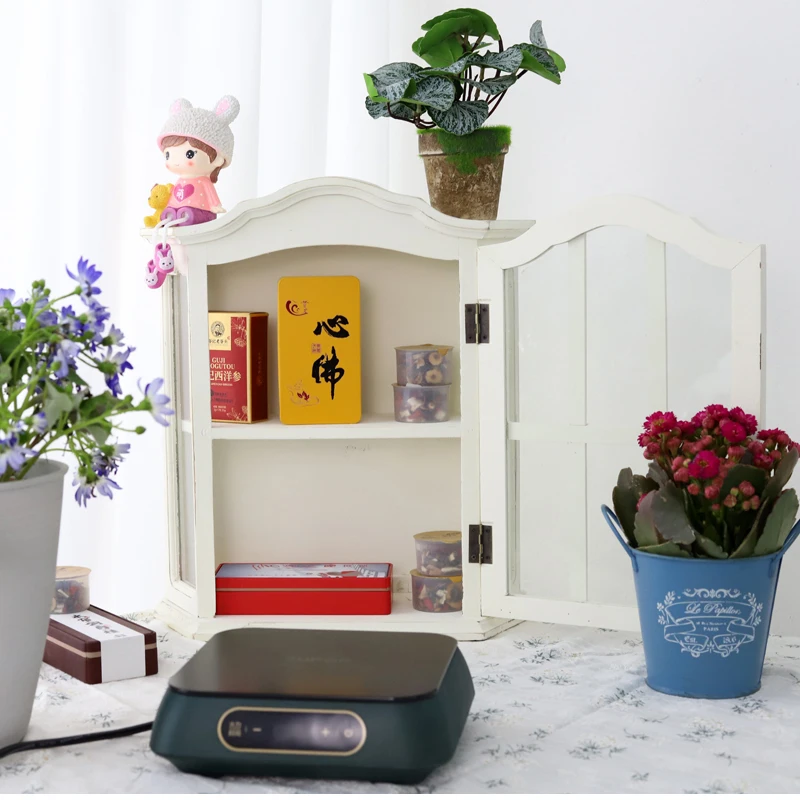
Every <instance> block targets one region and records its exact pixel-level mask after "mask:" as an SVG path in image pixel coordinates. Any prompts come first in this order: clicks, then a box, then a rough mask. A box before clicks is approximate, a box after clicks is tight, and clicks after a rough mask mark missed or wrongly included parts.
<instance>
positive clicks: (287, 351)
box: [278, 276, 361, 425]
mask: <svg viewBox="0 0 800 800" xmlns="http://www.w3.org/2000/svg"><path fill="white" fill-rule="evenodd" d="M278 387H279V396H280V415H281V422H283V423H284V424H285V425H325V424H336V423H340V424H348V423H349V424H352V423H356V422H360V420H361V286H360V283H359V280H358V278H355V277H353V276H337V277H321V276H320V277H302V278H301V277H298V278H281V280H280V281H279V282H278Z"/></svg>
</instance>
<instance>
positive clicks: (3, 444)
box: [0, 436, 36, 476]
mask: <svg viewBox="0 0 800 800" xmlns="http://www.w3.org/2000/svg"><path fill="white" fill-rule="evenodd" d="M35 455H36V451H35V450H31V449H30V448H28V447H23V446H22V445H21V444H18V442H17V437H16V436H9V437H8V438H7V439H5V440H0V476H2V475H5V473H6V471H7V470H9V469H10V470H11V471H12V472H19V471H20V470H21V469H22V468H23V467H24V466H25V462H26V461H27V460H28V459H29V458H30V457H31V456H35Z"/></svg>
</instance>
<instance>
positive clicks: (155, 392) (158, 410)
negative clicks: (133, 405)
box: [139, 378, 175, 426]
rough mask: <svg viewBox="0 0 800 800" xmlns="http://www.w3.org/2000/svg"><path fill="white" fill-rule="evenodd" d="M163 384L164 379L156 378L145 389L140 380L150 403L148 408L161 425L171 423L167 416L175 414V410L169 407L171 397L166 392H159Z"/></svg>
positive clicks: (146, 398) (140, 385)
mask: <svg viewBox="0 0 800 800" xmlns="http://www.w3.org/2000/svg"><path fill="white" fill-rule="evenodd" d="M163 385H164V379H163V378H156V379H155V380H153V381H151V382H150V383H148V384H147V386H145V388H144V389H142V384H141V381H140V382H139V389H141V390H142V393H143V394H144V397H145V400H147V401H148V402H149V404H150V407H149V408H148V409H147V410H148V411H149V412H150V413H151V414H152V415H153V419H154V420H155V421H156V422H157V423H158V424H159V425H164V426H167V425H169V420H167V419H166V417H168V416H170V415H172V414H174V413H175V412H174V411H173V410H172V409H171V408H169V397H167V396H166V395H165V394H159V390H160V389H161V387H162V386H163Z"/></svg>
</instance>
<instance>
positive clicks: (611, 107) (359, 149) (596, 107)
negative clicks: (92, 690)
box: [0, 0, 800, 633]
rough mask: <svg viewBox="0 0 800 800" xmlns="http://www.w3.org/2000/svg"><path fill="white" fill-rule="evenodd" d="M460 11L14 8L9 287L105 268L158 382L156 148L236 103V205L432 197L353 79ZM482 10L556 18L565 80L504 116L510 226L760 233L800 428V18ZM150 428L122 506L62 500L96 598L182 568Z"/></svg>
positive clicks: (735, 10)
mask: <svg viewBox="0 0 800 800" xmlns="http://www.w3.org/2000/svg"><path fill="white" fill-rule="evenodd" d="M454 5H456V4H455V3H453V2H452V0H451V2H440V0H291V1H290V2H286V0H264V2H259V0H171V1H170V2H159V1H158V0H136V1H134V0H115V2H109V1H108V0H69V2H68V1H67V0H50V1H46V0H39V1H38V2H32V1H31V0H0V82H2V99H1V100H0V162H1V163H2V168H1V169H0V175H2V178H3V184H4V185H3V190H2V192H0V212H1V213H0V219H2V220H3V223H4V230H5V236H4V251H3V253H2V256H0V286H2V287H3V288H5V287H12V288H15V289H17V290H18V291H23V290H24V289H25V287H26V286H27V285H29V284H30V281H31V280H33V279H36V278H40V277H44V278H46V279H47V280H48V281H49V282H50V283H51V285H52V286H53V287H54V288H59V287H61V288H63V287H65V286H66V285H67V281H66V277H65V275H64V272H63V270H64V265H65V264H74V263H75V262H76V261H77V259H78V257H79V256H81V255H83V256H86V257H88V258H90V259H91V260H92V261H93V262H95V263H96V264H97V265H98V266H99V267H100V268H101V269H102V270H103V272H104V275H103V279H102V289H103V299H104V300H105V301H106V303H107V304H108V305H109V306H110V307H111V309H112V314H113V316H112V319H113V320H114V322H115V323H116V324H117V325H118V326H119V327H121V328H122V329H123V330H124V331H125V333H126V334H127V337H128V341H129V343H130V344H132V345H135V346H136V348H137V350H136V352H135V353H134V354H133V357H132V358H131V361H132V362H133V364H134V367H135V371H134V373H133V375H134V378H136V377H141V378H143V379H144V380H150V379H151V378H152V377H155V376H157V375H160V374H162V372H163V366H162V361H161V319H160V314H161V304H160V297H159V296H158V293H157V292H153V291H150V290H148V289H147V288H146V287H145V285H144V281H143V280H142V275H143V269H144V264H145V262H146V261H147V259H148V258H149V255H148V253H147V247H146V246H145V245H144V243H143V242H142V241H141V240H140V239H139V236H138V231H139V228H140V226H141V221H142V217H143V215H144V214H145V213H148V209H147V205H146V200H147V196H148V193H149V190H150V187H151V186H152V185H153V184H154V183H156V182H166V180H167V179H168V177H169V176H168V174H167V173H166V171H165V170H164V169H163V163H162V156H161V154H160V153H159V151H158V149H157V147H156V146H155V136H156V134H157V133H158V131H159V129H160V127H161V125H162V123H163V121H164V119H165V116H166V113H167V109H168V106H169V104H170V102H171V101H172V100H173V99H175V98H176V97H180V96H184V97H187V98H188V99H190V100H191V102H192V103H194V104H195V105H200V106H203V107H210V106H211V105H212V104H213V103H214V102H215V101H216V100H217V99H218V98H219V97H221V96H222V95H224V94H228V93H230V94H234V95H235V96H236V97H238V98H239V100H240V102H241V108H242V110H241V114H240V116H239V118H238V119H237V120H236V122H235V123H234V132H235V135H236V154H235V158H234V162H233V165H232V166H231V167H230V169H226V170H225V171H223V173H222V176H221V178H220V182H219V184H218V191H219V194H220V197H221V199H222V202H223V205H224V206H225V207H226V208H228V209H231V208H233V206H234V205H235V204H236V203H237V202H239V201H242V200H245V199H249V198H252V197H254V196H259V195H264V194H268V193H270V192H272V191H274V190H276V189H278V188H280V187H282V186H284V185H285V184H287V183H291V182H294V181H297V180H302V179H305V178H310V177H316V176H319V175H346V176H350V177H355V178H360V179H363V180H366V181H370V182H373V183H376V184H380V185H382V186H385V187H387V188H389V189H391V190H394V191H398V192H402V193H408V194H414V195H420V196H423V197H426V190H425V184H424V175H423V170H422V167H421V165H420V164H419V160H418V158H417V156H416V154H415V144H416V143H415V134H414V129H413V128H412V126H410V125H403V124H400V123H393V122H392V121H388V120H379V121H374V120H371V119H370V118H369V117H368V116H367V114H366V112H365V111H364V108H363V99H364V87H363V81H362V78H361V73H362V72H365V71H370V70H372V69H374V68H376V67H378V66H380V65H381V64H384V63H387V62H389V61H395V60H412V59H413V56H412V54H411V51H410V43H411V42H412V41H413V40H414V39H415V38H416V37H417V35H418V32H419V26H420V24H421V23H422V22H424V21H425V20H426V19H428V18H430V17H432V16H434V15H435V14H438V13H441V12H443V11H445V10H447V9H448V8H449V7H452V6H454ZM478 5H479V7H481V8H483V9H484V10H486V11H488V12H489V13H491V14H492V15H493V16H494V17H495V19H496V21H497V23H498V26H499V28H500V30H501V32H504V36H505V37H506V40H507V43H512V40H513V42H516V41H524V40H525V39H526V36H527V31H528V28H529V26H530V24H531V22H532V21H533V20H534V19H537V18H541V19H542V20H543V21H544V30H545V33H546V34H547V38H548V41H550V42H551V44H552V46H553V47H555V49H557V50H558V51H559V52H560V53H561V54H562V55H563V56H564V57H565V58H566V60H567V66H568V70H567V72H566V74H565V76H564V84H563V85H562V86H560V87H556V86H553V85H552V84H549V83H547V82H545V81H531V83H530V84H528V85H525V84H522V85H521V86H520V88H519V89H518V90H516V91H512V92H510V93H509V95H508V96H507V97H506V99H505V100H504V103H503V106H502V108H501V111H500V112H498V114H497V115H496V117H495V119H497V122H505V123H507V124H510V125H512V127H513V131H514V144H513V146H512V151H511V154H510V155H509V157H508V159H507V161H506V175H505V182H504V189H503V196H502V200H501V206H500V216H501V217H505V218H518V219H519V218H536V217H537V216H542V215H544V214H549V213H553V212H556V211H559V210H562V209H565V208H567V207H569V206H570V205H572V204H573V203H576V202H579V201H580V200H582V199H584V198H586V197H587V196H590V195H595V194H606V193H612V192H630V193H635V194H642V195H645V196H649V197H651V198H653V199H655V200H658V201H659V202H662V203H664V204H665V205H668V206H671V207H673V208H675V209H678V210H681V211H684V212H686V213H688V214H691V215H692V216H696V217H698V218H699V219H701V220H703V221H704V223H705V224H707V225H708V226H709V227H710V228H712V229H713V230H716V231H718V232H720V233H722V234H723V235H727V236H735V237H737V238H740V239H742V240H745V241H753V242H766V243H767V246H768V253H769V292H770V295H769V303H768V319H769V323H768V324H769V330H770V350H769V356H768V378H769V387H768V393H769V402H768V416H769V418H768V419H767V420H766V422H769V423H772V424H780V425H781V426H783V427H786V428H788V429H789V431H790V432H791V433H793V435H794V436H795V437H797V436H799V435H800V411H798V408H797V403H796V401H795V398H796V397H797V396H798V390H800V378H798V371H797V369H796V352H797V341H798V334H797V329H796V325H795V323H794V320H795V318H796V305H797V298H798V296H800V270H798V251H799V250H800V226H799V225H798V224H797V217H798V211H799V210H800V203H799V202H798V190H797V187H798V185H800V156H799V155H798V153H800V149H798V147H797V131H798V130H800V62H798V60H797V59H796V58H795V57H794V55H793V54H794V52H795V50H796V43H795V38H796V36H795V31H796V30H797V29H798V27H800V4H798V3H796V2H794V0H763V2H761V3H760V4H757V5H755V4H752V3H750V2H747V0H705V1H704V2H703V3H695V2H691V0H650V2H647V3H642V2H639V0H605V2H603V3H597V2H593V1H592V0H537V2H535V3H531V2H529V0H481V2H480V3H479V4H478ZM635 301H636V298H620V302H635ZM709 313H713V305H710V306H709ZM699 346H700V345H699ZM130 374H131V373H129V375H130ZM126 377H128V376H126ZM128 386H129V387H131V389H132V388H133V383H132V382H131V381H129V382H128ZM148 428H149V430H148V432H147V434H146V435H145V436H142V437H139V438H137V439H136V440H135V441H133V442H132V444H133V447H132V453H131V456H130V458H129V460H128V462H127V463H126V464H125V465H124V467H123V469H122V470H121V472H120V474H119V481H120V483H121V484H122V486H123V487H124V490H123V491H122V492H120V493H119V495H118V496H117V497H116V498H115V499H114V500H113V501H111V502H110V501H108V500H106V499H104V498H100V499H98V500H96V501H95V502H93V503H91V504H90V507H89V508H87V509H78V508H77V507H76V505H75V503H74V502H73V500H72V497H71V494H70V495H69V496H68V497H67V498H66V499H65V504H64V524H63V528H62V542H61V548H60V557H59V561H60V563H62V564H66V563H70V564H71V563H75V564H84V565H87V566H90V567H92V568H93V569H94V570H95V572H94V576H93V582H92V592H93V596H94V598H95V600H96V601H97V602H98V603H99V604H102V605H105V606H107V607H108V608H111V609H116V610H120V611H127V610H134V609H137V608H144V607H152V606H153V605H154V604H155V603H156V602H157V601H158V599H159V597H160V594H161V589H162V586H163V581H164V579H165V576H166V566H165V558H166V543H165V520H164V514H165V510H164V488H163V484H164V466H163V448H164V441H163V434H162V432H161V431H159V430H158V429H157V428H158V426H157V425H155V424H154V423H152V424H150V425H149V426H148ZM0 557H2V555H1V554H0ZM784 576H785V578H784V581H783V582H782V589H781V592H782V598H781V602H780V603H779V608H778V626H779V628H783V629H787V628H791V629H792V630H793V631H794V632H795V633H800V614H798V613H797V612H795V611H794V610H793V609H794V608H795V607H800V603H797V602H795V601H796V600H800V582H798V580H797V579H798V577H800V557H797V556H796V554H795V556H794V557H792V556H791V555H790V557H789V558H788V559H787V563H786V565H785V567H784Z"/></svg>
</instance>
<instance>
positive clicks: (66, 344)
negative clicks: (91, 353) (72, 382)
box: [52, 339, 81, 378]
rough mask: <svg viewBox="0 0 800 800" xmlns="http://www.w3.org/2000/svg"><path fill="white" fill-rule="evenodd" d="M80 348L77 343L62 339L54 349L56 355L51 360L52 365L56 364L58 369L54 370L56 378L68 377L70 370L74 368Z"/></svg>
mask: <svg viewBox="0 0 800 800" xmlns="http://www.w3.org/2000/svg"><path fill="white" fill-rule="evenodd" d="M80 351H81V346H80V345H79V344H78V343H77V342H72V341H70V340H69V339H62V340H61V341H60V342H59V343H58V346H57V347H56V353H55V356H54V358H53V362H52V363H53V365H55V364H56V363H57V364H58V367H57V368H56V370H55V376H56V378H66V377H67V375H69V371H70V369H72V368H74V367H75V357H76V356H77V355H78V353H80Z"/></svg>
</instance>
